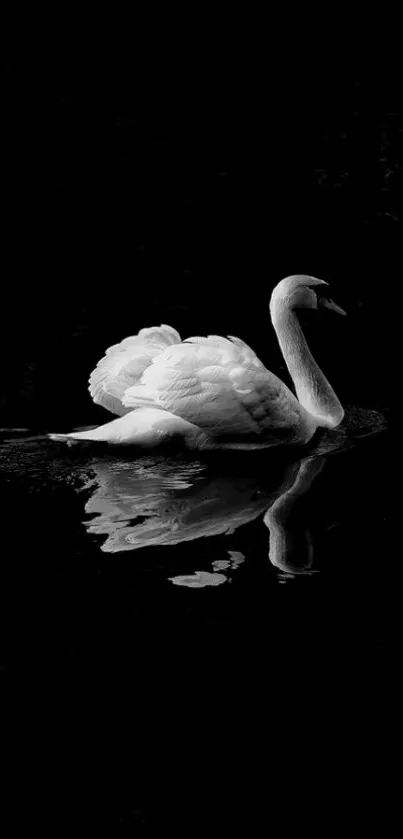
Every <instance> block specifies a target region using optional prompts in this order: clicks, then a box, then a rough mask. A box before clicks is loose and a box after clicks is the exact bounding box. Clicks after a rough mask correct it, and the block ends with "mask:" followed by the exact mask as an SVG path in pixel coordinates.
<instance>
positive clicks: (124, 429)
mask: <svg viewBox="0 0 403 839" xmlns="http://www.w3.org/2000/svg"><path fill="white" fill-rule="evenodd" d="M48 436H49V437H50V439H51V440H54V441H56V442H64V443H67V444H68V445H74V444H75V443H91V442H95V441H98V442H105V443H110V444H112V445H123V446H127V445H130V446H138V447H140V448H150V449H152V448H155V447H156V446H160V445H165V444H166V443H171V442H173V441H175V440H176V441H182V443H183V444H184V445H185V446H186V447H187V448H191V449H198V448H205V447H207V446H209V445H210V444H211V441H210V440H209V438H208V437H207V435H206V434H205V433H204V432H203V431H202V430H201V429H200V428H198V427H197V426H196V425H194V424H193V423H191V422H187V421H186V420H184V419H182V418H181V417H177V416H176V415H174V414H171V413H170V412H169V411H163V410H160V409H157V408H138V409H137V410H136V411H130V412H129V413H128V414H125V416H123V417H119V418H118V419H115V420H112V422H107V423H106V424H105V425H100V426H98V428H91V429H89V430H88V431H72V432H71V433H70V434H49V435H48Z"/></svg>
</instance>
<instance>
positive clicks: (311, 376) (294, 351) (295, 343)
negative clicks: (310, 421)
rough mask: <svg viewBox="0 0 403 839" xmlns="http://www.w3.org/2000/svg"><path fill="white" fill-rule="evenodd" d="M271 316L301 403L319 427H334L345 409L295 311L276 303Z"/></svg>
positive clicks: (285, 305)
mask: <svg viewBox="0 0 403 839" xmlns="http://www.w3.org/2000/svg"><path fill="white" fill-rule="evenodd" d="M271 316H272V321H273V326H274V329H275V330H276V334H277V338H278V342H279V344H280V347H281V351H282V353H283V356H284V359H285V362H286V364H287V367H288V371H289V373H290V376H291V378H292V380H293V382H294V387H295V391H296V394H297V397H298V400H299V402H300V403H301V405H303V407H304V408H305V409H306V410H307V411H308V412H309V413H310V414H311V415H312V416H314V417H315V419H316V420H317V423H318V425H320V426H325V427H326V428H335V427H336V426H337V425H339V423H340V422H341V421H342V419H343V416H344V411H343V408H342V406H341V404H340V402H339V400H338V398H337V396H336V394H335V392H334V390H333V388H332V387H331V386H330V384H329V382H328V381H327V379H326V377H325V376H324V375H323V373H322V371H321V369H320V368H319V367H318V365H317V364H316V361H315V359H314V358H313V356H312V353H311V351H310V349H309V347H308V344H307V342H306V340H305V337H304V334H303V332H302V329H301V327H300V325H299V322H298V319H297V317H296V315H295V313H294V311H293V310H292V309H290V308H289V307H288V306H287V304H286V303H284V301H276V303H275V305H274V306H273V307H272V308H271Z"/></svg>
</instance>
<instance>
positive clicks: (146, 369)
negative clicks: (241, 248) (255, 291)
mask: <svg viewBox="0 0 403 839" xmlns="http://www.w3.org/2000/svg"><path fill="white" fill-rule="evenodd" d="M323 285H326V283H324V281H323V280H318V279H316V278H314V277H306V276H295V277H287V278H286V279H285V280H282V281H281V282H280V283H279V284H278V285H277V286H276V288H275V289H274V292H273V294H272V297H271V301H270V312H271V318H272V323H273V326H274V329H275V330H276V333H277V337H278V341H279V344H280V347H281V350H282V352H283V355H284V358H285V361H286V363H287V367H288V370H289V372H290V375H291V377H292V379H293V382H294V386H295V390H296V394H297V397H298V398H297V397H296V396H295V395H294V394H293V393H292V392H291V390H290V389H289V388H288V387H287V385H285V384H284V382H282V381H281V380H280V379H278V378H277V376H275V375H274V374H273V373H271V372H270V371H269V370H267V369H266V367H265V366H264V365H263V364H262V362H261V361H260V360H259V359H258V357H257V356H256V354H255V353H254V351H253V350H252V349H251V348H250V347H248V345H247V344H245V343H244V342H243V341H241V340H240V339H239V338H234V337H229V338H221V337H219V336H216V335H210V336H209V337H207V338H200V337H194V338H187V339H186V340H185V341H182V340H181V338H180V335H179V333H178V332H177V331H176V330H175V329H173V328H172V327H170V326H166V325H161V326H157V327H151V328H147V329H141V330H140V332H139V333H138V335H135V336H132V337H130V338H126V339H125V340H124V341H122V342H121V343H120V344H116V345H114V346H113V347H110V348H109V349H108V350H107V351H106V355H105V357H104V358H103V359H102V360H101V361H100V362H99V363H98V365H97V367H96V368H95V370H94V371H93V373H92V374H91V377H90V386H89V390H90V393H91V396H92V398H93V399H94V402H96V403H97V404H98V405H102V406H103V407H105V408H106V409H107V410H109V411H111V412H112V413H114V414H117V415H118V419H115V420H113V421H112V422H109V423H106V424H105V425H102V426H99V428H95V429H92V430H90V431H79V432H72V433H71V434H54V435H50V436H51V437H52V439H55V440H66V441H67V442H68V441H71V442H73V441H80V440H81V441H95V440H98V441H106V442H108V443H114V444H121V445H122V444H126V445H129V444H130V445H137V446H139V447H143V448H155V447H156V446H158V445H160V444H165V443H167V442H169V441H171V440H175V439H178V438H179V439H180V440H182V441H183V442H184V444H185V446H186V447H188V448H193V449H201V448H244V449H247V448H261V447H268V446H273V445H279V444H284V443H285V444H293V443H298V444H304V443H307V442H308V441H309V440H310V439H311V437H312V436H313V434H314V433H315V431H316V429H317V428H318V427H320V426H322V427H325V428H335V427H336V426H337V425H339V423H340V422H341V420H342V419H343V415H344V412H343V408H342V406H341V404H340V402H339V400H338V399H337V396H336V394H335V393H334V391H333V390H332V388H331V386H330V384H329V383H328V381H327V380H326V378H325V376H324V375H323V373H322V372H321V370H320V369H319V367H318V366H317V364H316V362H315V361H314V359H313V357H312V355H311V353H310V351H309V348H308V346H307V343H306V341H305V338H304V335H303V333H302V330H301V328H300V326H299V323H298V319H297V316H296V314H295V309H297V308H318V307H319V301H318V297H317V294H316V292H315V291H314V289H315V287H316V286H323ZM323 305H326V306H327V307H328V308H334V309H336V310H337V311H341V310H340V309H338V307H337V306H335V304H333V303H331V301H326V300H324V301H323Z"/></svg>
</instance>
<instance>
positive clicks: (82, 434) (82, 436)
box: [47, 428, 102, 446]
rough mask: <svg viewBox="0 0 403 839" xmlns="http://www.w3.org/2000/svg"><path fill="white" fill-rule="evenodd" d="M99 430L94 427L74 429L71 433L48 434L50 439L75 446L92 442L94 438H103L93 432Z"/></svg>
mask: <svg viewBox="0 0 403 839" xmlns="http://www.w3.org/2000/svg"><path fill="white" fill-rule="evenodd" d="M96 431H98V429H96V428H94V429H91V431H72V432H71V433H70V434H48V435H47V436H48V437H49V440H54V441H55V442H56V443H67V445H68V446H75V445H78V444H79V443H91V442H93V441H94V440H98V441H99V440H100V439H102V438H101V437H100V436H95V434H94V433H93V432H96Z"/></svg>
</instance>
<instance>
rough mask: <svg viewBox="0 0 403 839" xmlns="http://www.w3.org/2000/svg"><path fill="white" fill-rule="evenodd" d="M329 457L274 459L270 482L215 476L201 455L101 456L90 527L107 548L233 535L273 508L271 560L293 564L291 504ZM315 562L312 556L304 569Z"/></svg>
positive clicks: (114, 549)
mask: <svg viewBox="0 0 403 839" xmlns="http://www.w3.org/2000/svg"><path fill="white" fill-rule="evenodd" d="M324 460H325V459H324V458H323V457H318V458H315V457H310V458H305V459H304V460H302V461H296V462H293V463H288V464H286V465H284V464H280V463H277V464H273V469H272V474H271V479H270V480H269V481H268V480H267V479H266V480H264V479H263V480H262V479H259V478H258V477H255V476H254V475H250V474H247V475H234V474H233V473H232V472H229V473H228V471H227V472H226V473H224V474H223V473H221V474H218V475H217V474H214V475H212V476H210V475H209V474H208V472H207V473H205V472H203V469H202V467H201V464H200V463H197V462H193V463H187V464H186V463H184V464H182V465H181V464H180V463H179V464H178V461H174V460H171V461H167V460H162V459H157V458H154V459H151V458H150V459H147V460H143V459H142V460H140V461H137V462H135V463H131V464H130V463H128V462H124V461H108V460H102V461H101V460H100V461H95V462H93V464H92V470H93V472H94V473H95V478H94V480H93V482H92V484H91V485H89V486H90V488H91V492H92V494H91V497H90V498H89V500H88V501H87V503H86V507H85V509H86V513H87V514H89V515H90V516H93V518H91V519H90V520H89V521H88V520H87V522H86V526H87V529H88V531H89V532H90V533H93V534H99V535H104V536H107V537H108V538H107V540H106V542H105V543H104V544H103V545H102V550H103V551H106V552H108V553H115V552H119V551H129V550H135V549H137V548H144V547H149V546H151V545H177V544H178V543H180V542H188V541H191V540H193V539H198V538H200V537H202V536H204V537H205V536H217V535H220V534H230V533H233V532H234V531H235V530H236V529H237V528H238V527H240V526H241V525H243V524H246V523H247V522H250V521H253V520H254V519H256V518H257V517H258V516H259V515H262V514H263V513H266V516H265V522H266V524H267V526H268V527H269V530H270V552H269V557H270V560H271V562H272V563H273V565H276V566H277V567H278V568H281V569H282V570H287V568H288V564H287V553H288V552H289V551H291V550H292V545H293V540H292V538H291V536H290V535H287V534H286V530H287V527H289V525H290V514H291V508H292V507H293V506H294V504H295V502H296V500H297V498H298V497H299V496H300V495H302V494H303V493H305V492H306V491H307V489H308V488H309V486H310V484H311V482H312V480H313V478H314V477H315V475H317V474H318V472H319V471H321V469H322V467H323V465H324ZM266 511H267V512H266ZM271 511H273V515H271ZM310 564H311V561H310V559H309V561H308V562H304V565H303V568H304V569H305V568H306V567H309V566H310ZM218 570H220V569H219V568H215V571H218ZM288 570H291V567H290V569H288ZM292 570H303V569H302V568H299V569H296V563H295V561H294V560H293V565H292ZM221 576H222V575H221ZM224 579H225V578H224ZM210 584H211V583H210Z"/></svg>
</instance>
